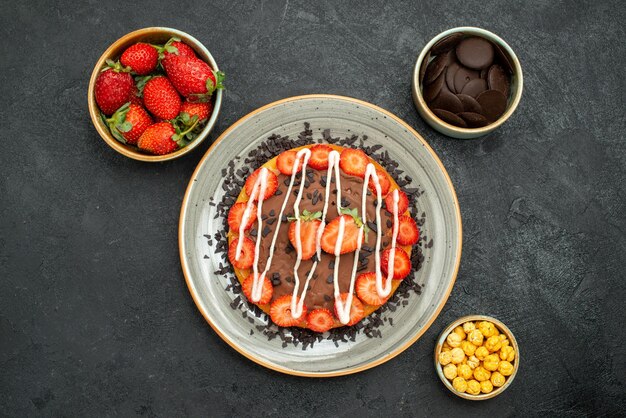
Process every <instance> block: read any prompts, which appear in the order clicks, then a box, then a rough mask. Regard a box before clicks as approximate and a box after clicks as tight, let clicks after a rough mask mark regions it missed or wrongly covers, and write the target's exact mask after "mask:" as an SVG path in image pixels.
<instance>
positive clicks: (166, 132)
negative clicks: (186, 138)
mask: <svg viewBox="0 0 626 418" xmlns="http://www.w3.org/2000/svg"><path fill="white" fill-rule="evenodd" d="M175 135H176V130H175V129H174V127H173V126H172V124H171V123H169V122H159V123H155V124H154V125H150V126H149V127H148V128H147V129H146V130H145V131H144V132H143V134H141V136H140V137H139V141H137V146H138V147H139V148H141V149H142V150H145V151H148V152H150V153H152V154H156V155H164V154H169V153H170V152H172V151H175V150H176V149H177V148H178V144H177V143H176V141H175V140H174V139H173V138H175Z"/></svg>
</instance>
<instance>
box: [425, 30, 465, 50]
mask: <svg viewBox="0 0 626 418" xmlns="http://www.w3.org/2000/svg"><path fill="white" fill-rule="evenodd" d="M463 36H464V35H463V33H461V32H457V33H453V34H451V35H448V36H446V37H445V38H441V39H440V40H438V41H437V43H435V45H433V47H432V48H430V51H431V52H432V53H433V54H435V55H437V54H442V53H444V52H447V51H449V50H451V49H452V48H454V47H455V46H456V45H457V44H458V43H459V42H460V41H461V39H463Z"/></svg>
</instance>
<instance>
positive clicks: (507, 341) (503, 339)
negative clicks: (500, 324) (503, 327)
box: [498, 334, 509, 347]
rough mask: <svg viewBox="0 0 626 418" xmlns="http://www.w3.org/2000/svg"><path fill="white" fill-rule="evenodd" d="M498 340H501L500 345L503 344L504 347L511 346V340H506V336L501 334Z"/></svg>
mask: <svg viewBox="0 0 626 418" xmlns="http://www.w3.org/2000/svg"><path fill="white" fill-rule="evenodd" d="M498 338H500V343H501V344H502V347H506V346H507V345H509V340H508V339H507V338H506V335H504V334H500V335H498Z"/></svg>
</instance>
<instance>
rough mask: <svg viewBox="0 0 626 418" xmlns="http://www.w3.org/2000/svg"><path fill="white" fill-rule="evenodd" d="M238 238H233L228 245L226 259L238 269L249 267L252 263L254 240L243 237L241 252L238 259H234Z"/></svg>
mask: <svg viewBox="0 0 626 418" xmlns="http://www.w3.org/2000/svg"><path fill="white" fill-rule="evenodd" d="M239 239H240V238H235V239H234V240H233V242H231V243H230V246H229V247H228V259H229V260H230V262H231V264H232V265H233V266H235V267H236V268H238V269H240V270H245V269H249V268H250V267H252V265H253V264H254V251H255V247H254V241H252V240H251V239H250V238H248V237H243V240H244V241H243V245H242V246H241V254H239V260H235V256H236V255H237V243H238V242H239Z"/></svg>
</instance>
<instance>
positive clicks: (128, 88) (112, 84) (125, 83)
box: [94, 60, 135, 116]
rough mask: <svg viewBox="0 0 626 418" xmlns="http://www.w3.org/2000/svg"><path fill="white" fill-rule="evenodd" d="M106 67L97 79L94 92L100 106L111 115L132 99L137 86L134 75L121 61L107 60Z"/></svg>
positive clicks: (105, 112)
mask: <svg viewBox="0 0 626 418" xmlns="http://www.w3.org/2000/svg"><path fill="white" fill-rule="evenodd" d="M107 65H108V68H106V69H104V70H103V71H102V72H101V73H100V74H98V78H97V79H96V85H95V87H94V94H95V96H96V103H98V107H99V108H100V110H101V111H102V113H104V114H105V115H107V116H111V115H112V114H113V113H115V111H116V110H117V109H119V108H120V107H122V105H123V104H124V103H127V102H130V101H131V95H132V93H133V88H134V86H135V84H134V82H133V77H132V76H131V75H130V73H129V72H128V69H125V68H123V67H122V66H121V64H120V63H119V62H117V63H114V62H113V61H111V60H108V61H107Z"/></svg>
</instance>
